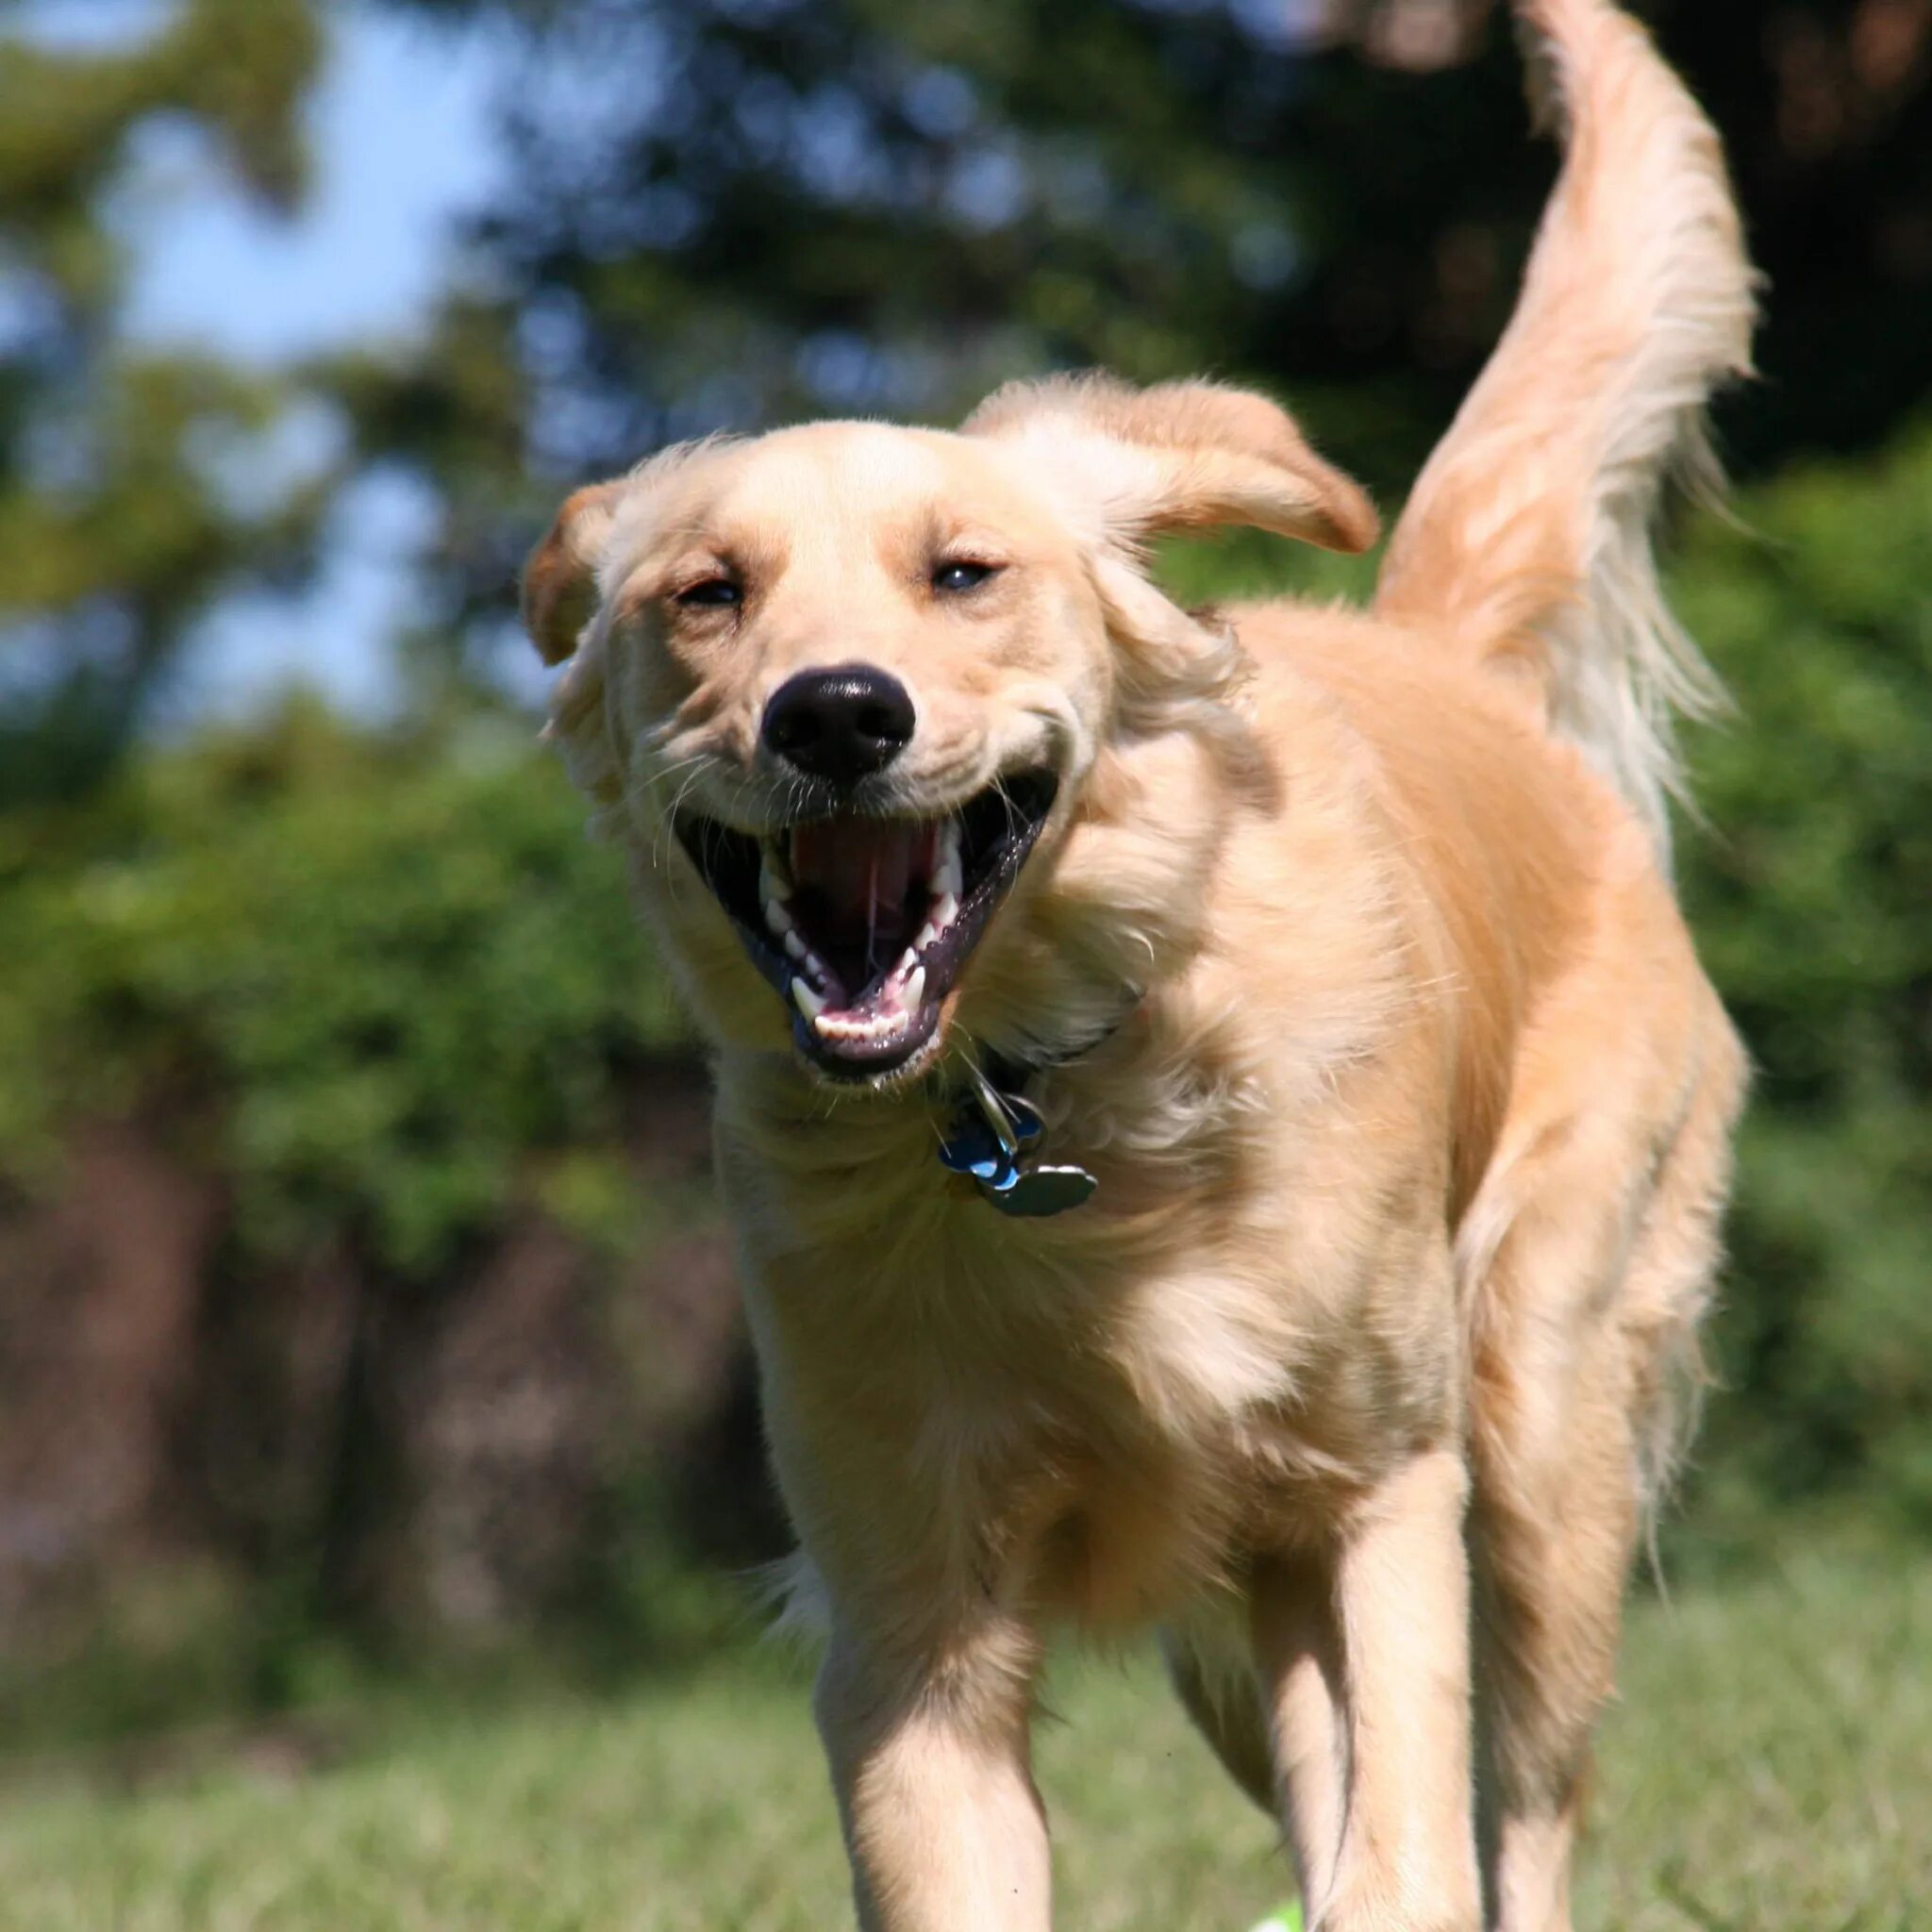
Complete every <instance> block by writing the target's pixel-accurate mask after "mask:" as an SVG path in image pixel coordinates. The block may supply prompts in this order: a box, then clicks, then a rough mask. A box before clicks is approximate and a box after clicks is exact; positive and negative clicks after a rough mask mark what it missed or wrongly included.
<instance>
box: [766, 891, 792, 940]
mask: <svg viewBox="0 0 1932 1932" xmlns="http://www.w3.org/2000/svg"><path fill="white" fill-rule="evenodd" d="M765 924H767V925H768V926H770V927H771V928H772V930H773V931H774V933H777V934H778V935H779V936H780V937H781V938H782V937H789V935H790V934H791V914H790V913H789V912H787V911H786V909H785V908H784V905H783V903H782V902H781V901H780V900H777V899H767V900H766V901H765Z"/></svg>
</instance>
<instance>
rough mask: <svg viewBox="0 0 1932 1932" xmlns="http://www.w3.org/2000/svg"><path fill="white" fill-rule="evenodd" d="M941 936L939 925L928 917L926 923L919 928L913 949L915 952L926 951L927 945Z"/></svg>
mask: <svg viewBox="0 0 1932 1932" xmlns="http://www.w3.org/2000/svg"><path fill="white" fill-rule="evenodd" d="M939 936H940V929H939V927H938V926H936V925H935V924H933V923H932V921H931V920H929V919H928V920H927V921H926V922H925V924H924V925H922V926H921V927H920V928H919V937H918V938H917V939H916V940H914V941H912V950H913V951H914V952H915V953H923V952H924V951H925V949H926V947H928V946H929V945H931V944H932V942H933V941H935V940H936V939H938V938H939Z"/></svg>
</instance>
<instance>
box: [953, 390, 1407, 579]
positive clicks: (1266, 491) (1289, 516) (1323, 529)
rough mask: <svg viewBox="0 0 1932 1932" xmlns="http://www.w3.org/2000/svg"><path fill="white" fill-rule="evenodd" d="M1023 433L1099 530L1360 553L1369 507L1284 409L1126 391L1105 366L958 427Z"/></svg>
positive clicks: (1370, 537) (1204, 393) (987, 408)
mask: <svg viewBox="0 0 1932 1932" xmlns="http://www.w3.org/2000/svg"><path fill="white" fill-rule="evenodd" d="M962 427H963V428H964V430H965V431H966V433H967V434H969V435H974V436H985V437H990V438H993V439H996V440H998V441H1008V442H1024V444H1026V445H1027V446H1028V454H1029V458H1031V457H1032V456H1033V455H1034V454H1035V453H1036V452H1037V455H1038V459H1039V465H1040V468H1041V473H1042V474H1044V475H1049V476H1053V477H1056V478H1058V479H1061V480H1064V481H1066V482H1068V483H1070V484H1072V485H1073V486H1074V488H1075V489H1076V490H1077V491H1078V492H1079V493H1080V495H1081V496H1082V497H1083V498H1085V499H1087V500H1089V501H1091V503H1092V505H1093V506H1094V507H1095V508H1097V510H1098V512H1099V515H1100V517H1101V520H1102V523H1103V525H1104V526H1105V533H1106V535H1107V536H1108V537H1109V538H1111V539H1113V540H1115V541H1122V542H1126V543H1132V542H1135V541H1138V540H1140V539H1141V538H1142V537H1147V536H1154V535H1158V533H1160V532H1161V531H1164V530H1185V529H1199V528H1203V527H1206V526H1208V525H1216V524H1249V525H1254V526H1255V527H1256V528H1257V529H1262V530H1273V531H1274V532H1275V533H1276V534H1277V535H1279V536H1283V537H1299V538H1300V539H1302V541H1305V542H1308V543H1319V544H1320V545H1321V546H1322V547H1323V548H1324V550H1366V549H1367V548H1368V547H1369V545H1370V544H1371V543H1373V542H1374V541H1375V534H1376V528H1377V525H1376V519H1375V512H1374V507H1373V506H1372V505H1371V504H1370V502H1369V499H1368V496H1367V494H1366V493H1365V492H1364V491H1363V490H1362V489H1361V487H1360V485H1358V484H1357V483H1355V482H1353V481H1352V480H1351V479H1350V478H1348V477H1347V476H1344V475H1342V474H1341V471H1340V470H1337V469H1335V468H1333V467H1332V466H1331V465H1329V464H1327V463H1324V461H1323V460H1322V458H1320V457H1318V456H1317V455H1316V454H1315V453H1314V451H1313V450H1312V449H1310V448H1309V447H1308V444H1307V439H1306V438H1305V437H1304V436H1303V435H1302V433H1301V431H1300V430H1299V429H1297V428H1296V427H1295V425H1294V424H1293V422H1292V421H1291V419H1290V417H1289V416H1288V414H1287V412H1286V411H1285V410H1283V409H1281V408H1277V407H1276V406H1275V405H1274V403H1271V402H1270V401H1269V400H1268V399H1267V398H1266V397H1265V396H1258V395H1256V394H1255V393H1254V392H1253V391H1250V390H1241V389H1228V388H1225V387H1224V386H1223V385H1222V384H1220V383H1212V382H1162V383H1157V384H1155V385H1154V386H1153V387H1152V388H1151V389H1135V388H1132V387H1131V386H1130V385H1129V384H1127V383H1124V382H1121V381H1119V380H1117V379H1116V378H1114V377H1112V376H1108V375H1079V376H1052V377H1048V378H1047V379H1046V380H1044V381H1041V382H1013V383H1008V385H1007V386H1006V387H1005V388H1004V389H1000V390H995V391H993V393H992V394H991V395H990V396H989V397H988V398H987V399H986V401H985V402H983V403H982V404H980V406H979V408H977V409H975V410H974V412H973V414H972V415H971V416H969V417H968V418H967V420H966V422H965V424H964V425H962Z"/></svg>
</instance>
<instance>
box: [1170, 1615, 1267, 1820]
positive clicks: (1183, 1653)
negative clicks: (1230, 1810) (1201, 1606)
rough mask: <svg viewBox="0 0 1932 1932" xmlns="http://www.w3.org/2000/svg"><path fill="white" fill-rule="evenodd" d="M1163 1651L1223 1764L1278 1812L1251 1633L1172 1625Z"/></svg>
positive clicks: (1184, 1703)
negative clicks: (1249, 1643) (1251, 1654)
mask: <svg viewBox="0 0 1932 1932" xmlns="http://www.w3.org/2000/svg"><path fill="white" fill-rule="evenodd" d="M1230 1607H1231V1608H1232V1607H1233V1606H1230ZM1160 1656H1161V1661H1162V1662H1163V1663H1165V1664H1166V1666H1167V1676H1168V1681H1169V1682H1170V1683H1171V1684H1172V1685H1173V1686H1174V1694H1175V1695H1176V1696H1177V1697H1178V1698H1179V1699H1180V1701H1181V1707H1182V1708H1183V1709H1184V1710H1185V1711H1186V1712H1187V1714H1188V1716H1189V1717H1190V1718H1191V1719H1192V1720H1193V1724H1194V1728H1195V1729H1196V1730H1197V1731H1199V1732H1200V1733H1201V1735H1202V1737H1203V1738H1205V1739H1206V1740H1208V1748H1209V1749H1210V1750H1211V1751H1212V1752H1213V1753H1214V1755H1215V1757H1217V1758H1219V1759H1220V1760H1221V1767H1222V1769H1223V1770H1224V1771H1225V1772H1226V1773H1227V1774H1228V1776H1229V1777H1231V1778H1233V1780H1234V1781H1235V1783H1236V1784H1238V1785H1239V1786H1240V1787H1241V1790H1243V1791H1245V1792H1246V1793H1247V1794H1248V1796H1249V1797H1251V1798H1252V1799H1253V1800H1254V1801H1255V1803H1256V1804H1257V1805H1258V1806H1259V1807H1261V1809H1262V1810H1264V1811H1265V1812H1267V1813H1268V1815H1269V1816H1270V1817H1271V1818H1272V1817H1274V1815H1275V1799H1274V1758H1273V1757H1272V1756H1271V1755H1270V1752H1269V1747H1268V1719H1267V1714H1266V1712H1265V1711H1264V1710H1263V1709H1262V1706H1261V1693H1260V1689H1259V1687H1258V1686H1257V1683H1256V1681H1255V1672H1254V1666H1253V1664H1252V1662H1251V1661H1250V1659H1249V1656H1248V1646H1247V1638H1246V1632H1245V1631H1244V1630H1240V1629H1232V1628H1230V1629H1220V1628H1216V1629H1214V1630H1212V1631H1200V1630H1196V1629H1194V1628H1192V1627H1191V1626H1187V1625H1183V1626H1181V1627H1178V1628H1173V1627H1171V1628H1168V1629H1164V1630H1162V1631H1161V1633H1160Z"/></svg>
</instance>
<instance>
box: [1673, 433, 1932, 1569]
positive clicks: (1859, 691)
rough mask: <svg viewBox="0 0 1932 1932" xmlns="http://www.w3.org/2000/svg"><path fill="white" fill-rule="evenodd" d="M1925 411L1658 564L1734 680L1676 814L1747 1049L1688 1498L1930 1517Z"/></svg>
mask: <svg viewBox="0 0 1932 1932" xmlns="http://www.w3.org/2000/svg"><path fill="white" fill-rule="evenodd" d="M1927 558H1932V426H1928V425H1919V426H1918V427H1916V428H1915V429H1913V430H1911V431H1910V432H1908V433H1907V434H1906V435H1905V436H1903V437H1901V438H1900V439H1899V440H1898V441H1896V442H1895V443H1894V444H1893V446H1892V447H1891V449H1890V451H1889V453H1886V454H1884V455H1881V456H1880V457H1878V458H1874V459H1872V460H1870V461H1869V462H1866V463H1861V464H1855V463H1818V464H1809V465H1803V466H1799V467H1797V468H1794V469H1792V470H1790V471H1789V472H1788V473H1787V474H1786V475H1784V476H1782V477H1781V478H1780V479H1779V480H1778V481H1776V482H1774V483H1773V484H1771V485H1769V486H1768V487H1765V488H1761V489H1757V490H1755V491H1751V492H1749V493H1748V494H1747V495H1746V496H1745V497H1744V499H1743V500H1742V502H1741V503H1740V518H1739V521H1738V522H1737V523H1736V524H1734V525H1726V524H1724V523H1721V522H1718V521H1715V520H1706V521H1703V522H1701V523H1700V524H1699V525H1698V526H1697V528H1696V529H1695V531H1694V533H1693V534H1692V538H1691V542H1690V544H1689V547H1688V549H1687V550H1686V552H1685V554H1684V555H1683V557H1682V558H1681V560H1680V562H1679V565H1678V567H1677V569H1676V572H1675V595H1676V598H1677V601H1678V606H1679V608H1680V609H1681V611H1682V613H1683V615H1684V617H1685V618H1686V620H1687V621H1688V623H1689V624H1690V626H1691V631H1692V633H1693V635H1695V636H1696V637H1697V638H1698V639H1699V640H1700V641H1702V642H1703V644H1704V645H1705V647H1706V649H1707V651H1708V653H1709V654H1710V656H1711V658H1712V659H1713V661H1714V662H1715V663H1716V664H1717V666H1718V668H1719V670H1720V671H1721V672H1722V673H1723V675H1724V677H1725V678H1726V679H1727V680H1728V681H1729V683H1730V685H1731V687H1732V690H1733V691H1734V692H1735V694H1736V697H1737V700H1738V707H1739V715H1738V717H1737V718H1736V719H1735V720H1734V721H1733V722H1732V723H1731V724H1729V725H1728V727H1726V728H1724V729H1720V730H1716V731H1708V732H1701V733H1698V734H1697V735H1696V739H1695V743H1694V753H1695V757H1694V786H1695V791H1696V794H1697V797H1698V801H1699V804H1700V806H1701V808H1702V811H1703V814H1704V818H1705V823H1704V824H1702V825H1701V826H1700V825H1691V826H1689V827H1687V828H1686V829H1685V830H1684V831H1683V832H1682V833H1681V834H1680V836H1679V841H1678V846H1679V853H1680V861H1681V865H1682V870H1683V874H1684V891H1685V896H1686V900H1687V903H1688V906H1689V908H1690V911H1691V919H1692V921H1693V923H1694V924H1695V927H1696V930H1697V934H1698V937H1699V939H1700V941H1701V942H1702V945H1703V948H1704V955H1705V958H1706V961H1707V964H1708V966H1709V969H1710V971H1711V973H1712V974H1713V975H1714V976H1715V978H1716V980H1717V982H1718V985H1719V986H1720V988H1721V989H1722V990H1723V991H1724V997H1725V999H1726V1000H1727V1001H1728V1003H1729V1005H1730V1008H1731V1011H1732V1013H1733V1014H1734V1015H1735V1016H1736V1018H1737V1020H1738V1023H1739V1024H1740V1026H1741V1027H1742V1029H1743V1031H1744V1034H1745V1037H1746V1039H1747V1041H1749V1043H1750V1046H1751V1049H1752V1052H1753V1053H1754V1055H1755V1056H1756V1058H1757V1085H1756V1091H1755V1093H1754V1097H1753V1103H1752V1107H1751V1110H1750V1113H1749V1115H1748V1116H1747V1119H1746V1123H1745V1126H1744V1133H1743V1140H1742V1160H1741V1165H1740V1180H1739V1193H1738V1206H1737V1209H1736V1211H1735V1214H1734V1217H1733V1221H1732V1232H1731V1251H1732V1261H1731V1267H1730V1271H1729V1278H1728V1286H1727V1288H1726V1291H1725V1294H1724V1308H1723V1310H1722V1312H1721V1314H1720V1316H1719V1318H1718V1320H1717V1321H1716V1323H1715V1324H1714V1338H1715V1341H1716V1345H1717V1359H1718V1362H1719V1365H1720V1368H1721V1371H1722V1376H1723V1385H1722V1389H1721V1392H1720V1393H1719V1395H1718V1397H1717V1399H1716V1400H1715V1401H1714V1402H1713V1404H1712V1406H1711V1408H1710V1413H1709V1428H1708V1431H1707V1438H1706V1441H1705V1446H1704V1449H1703V1452H1702V1455H1701V1457H1700V1461H1701V1464H1702V1468H1703V1477H1702V1485H1703V1494H1704V1498H1705V1502H1706V1505H1707V1518H1708V1520H1710V1521H1712V1522H1713V1523H1715V1522H1717V1521H1718V1520H1720V1519H1725V1520H1735V1521H1736V1522H1738V1523H1739V1524H1749V1523H1751V1522H1753V1521H1755V1520H1757V1512H1759V1511H1761V1510H1762V1509H1763V1508H1765V1507H1781V1506H1788V1505H1790V1504H1792V1503H1795V1502H1800V1501H1807V1500H1817V1499H1819V1498H1822V1497H1833V1498H1842V1497H1844V1496H1846V1495H1849V1494H1857V1495H1861V1496H1863V1497H1864V1498H1866V1499H1867V1500H1870V1501H1873V1502H1876V1503H1878V1504H1880V1505H1882V1506H1883V1507H1886V1508H1888V1509H1890V1510H1896V1511H1898V1512H1901V1513H1903V1514H1904V1515H1905V1516H1907V1518H1908V1519H1909V1521H1910V1522H1911V1523H1912V1524H1914V1525H1916V1527H1917V1528H1918V1530H1919V1531H1920V1533H1922V1534H1923V1533H1924V1532H1926V1531H1928V1530H1932V1292H1928V1285H1932V1283H1928V1276H1932V571H1928V568H1927V562H1926V559H1927Z"/></svg>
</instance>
